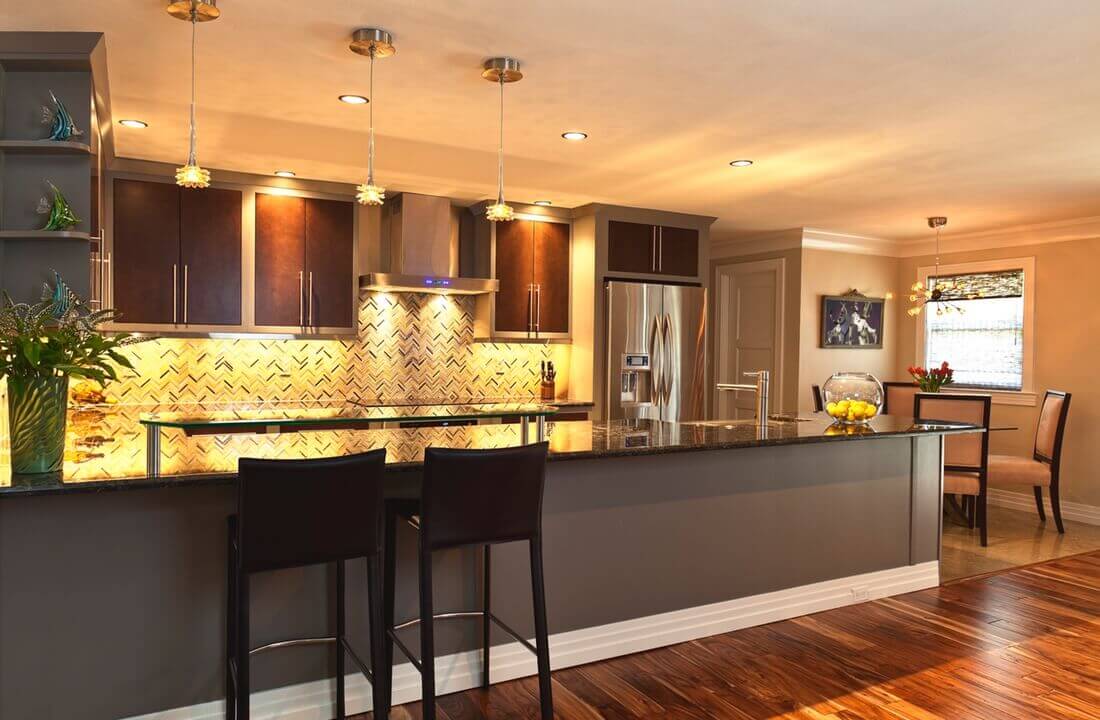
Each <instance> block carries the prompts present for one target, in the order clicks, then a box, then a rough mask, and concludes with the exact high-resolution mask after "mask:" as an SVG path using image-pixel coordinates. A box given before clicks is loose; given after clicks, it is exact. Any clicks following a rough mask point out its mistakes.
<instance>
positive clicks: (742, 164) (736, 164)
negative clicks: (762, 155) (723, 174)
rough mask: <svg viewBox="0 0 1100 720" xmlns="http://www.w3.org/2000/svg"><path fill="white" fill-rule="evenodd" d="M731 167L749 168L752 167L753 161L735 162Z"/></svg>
mask: <svg viewBox="0 0 1100 720" xmlns="http://www.w3.org/2000/svg"><path fill="white" fill-rule="evenodd" d="M730 165H731V166H733V167H748V166H749V165H752V160H734V161H733V162H731V163H730Z"/></svg>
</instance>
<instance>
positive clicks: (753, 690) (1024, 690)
mask: <svg viewBox="0 0 1100 720" xmlns="http://www.w3.org/2000/svg"><path fill="white" fill-rule="evenodd" d="M537 692H538V685H537V682H536V679H535V678H533V677H532V678H525V679H522V680H517V681H513V682H508V683H501V684H499V685H494V686H493V687H492V689H491V690H489V691H488V692H484V691H481V690H471V691H468V692H465V693H458V694H455V695H449V696H446V697H443V698H440V700H439V708H440V712H439V713H438V715H439V717H441V718H446V719H447V720H474V719H477V718H494V719H497V718H536V717H537V716H538V701H537ZM554 703H555V710H556V715H557V717H559V718H562V719H563V720H565V719H568V720H574V719H577V720H595V719H598V718H608V719H611V720H620V719H627V718H676V719H679V718H685V719H693V720H694V719H698V720H704V719H710V718H735V719H742V720H744V719H753V720H757V719H761V718H807V719H810V718H812V719H815V720H856V719H857V718H869V719H870V718H874V719H876V720H898V719H910V720H930V719H932V718H944V719H945V720H946V719H950V720H963V719H969V718H974V719H980V720H991V719H992V718H1028V719H1029V720H1040V719H1043V718H1060V719H1070V720H1073V719H1081V720H1084V719H1089V720H1095V719H1096V718H1100V553H1091V554H1087V555H1079V556H1075V557H1071V558H1064V559H1061V560H1056V561H1053V562H1049V563H1046V564H1044V565H1037V566H1031V567H1026V568H1020V569H1016V570H1009V571H1006V572H1004V573H1001V574H998V575H991V576H987V577H982V578H976V579H971V580H964V581H960V582H957V583H953V584H949V585H945V586H943V587H940V588H935V589H932V590H925V591H922V592H917V593H911V594H909V595H903V596H899V597H896V598H888V599H885V600H877V601H874V602H869V603H863V604H861V605H853V606H850V607H846V608H841V609H838V610H830V611H827V612H823V613H818V614H816V615H809V616H806V617H801V618H797V619H794V620H788V621H785V622H779V623H773V624H771V625H764V626H760V627H756V628H750V629H747V630H741V631H738V632H735V633H728V634H725V635H717V636H714V637H709V638H704V639H702V640H698V641H694V642H689V643H683V644H681V645H675V646H672V647H667V648H662V649H660V650H654V651H651V652H646V653H639V654H636V655H630V656H626V657H621V658H616V659H613V660H609V661H606V662H600V663H594V664H592V665H585V666H581V667H575V668H568V669H565V670H559V671H556V672H555V673H554ZM369 717H370V715H364V716H359V718H360V720H362V719H363V718H369ZM392 717H393V718H396V719H397V720H408V718H419V717H420V710H419V704H415V703H414V704H410V705H405V706H402V707H399V708H395V709H394V712H393V713H392Z"/></svg>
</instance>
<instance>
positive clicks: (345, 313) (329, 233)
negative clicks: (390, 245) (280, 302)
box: [306, 198, 356, 328]
mask: <svg viewBox="0 0 1100 720" xmlns="http://www.w3.org/2000/svg"><path fill="white" fill-rule="evenodd" d="M354 243H355V209H354V206H353V205H352V204H351V203H350V202H344V201H342V200H317V199H315V198H308V199H307V200H306V325H307V326H309V327H328V328H350V327H355V304H354V303H353V302H352V299H353V291H354V283H355V281H356V277H355V273H354V269H353V268H352V247H353V245H354Z"/></svg>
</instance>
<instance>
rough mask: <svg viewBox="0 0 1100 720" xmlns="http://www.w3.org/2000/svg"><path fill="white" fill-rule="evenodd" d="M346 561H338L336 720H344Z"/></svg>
mask: <svg viewBox="0 0 1100 720" xmlns="http://www.w3.org/2000/svg"><path fill="white" fill-rule="evenodd" d="M344 570H345V568H344V561H343V560H337V561H336V718H337V720H344V718H345V715H346V714H345V712H344V634H345V632H346V630H347V628H346V627H345V625H346V618H345V617H344Z"/></svg>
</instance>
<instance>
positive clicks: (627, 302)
mask: <svg viewBox="0 0 1100 720" xmlns="http://www.w3.org/2000/svg"><path fill="white" fill-rule="evenodd" d="M662 302H663V295H662V292H661V286H659V285H656V286H655V285H646V284H643V283H622V282H610V283H608V284H607V382H606V393H607V396H606V398H607V417H608V419H611V420H621V419H634V418H652V419H657V418H658V415H657V409H656V400H657V392H656V391H657V379H658V377H659V372H660V361H659V358H658V354H657V352H655V349H656V346H659V343H660V334H659V332H658V329H659V328H658V317H659V315H660V312H661V309H662ZM628 355H630V356H635V357H636V356H639V355H644V356H647V357H648V358H649V361H650V364H649V366H648V367H647V368H646V369H642V370H637V369H634V370H631V369H630V368H628V367H626V360H625V358H626V356H628ZM625 370H629V371H630V372H633V373H635V374H634V376H633V377H634V379H635V382H636V383H637V386H638V392H637V396H638V399H637V401H635V402H624V401H623V398H622V393H621V390H622V389H623V373H624V371H625Z"/></svg>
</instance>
